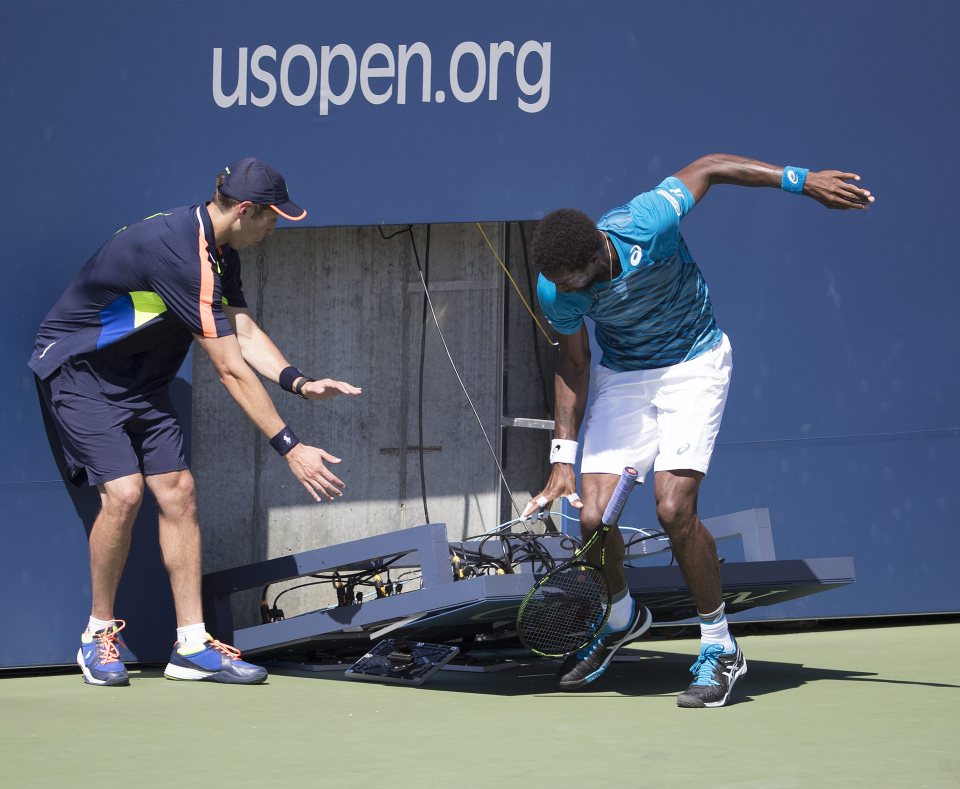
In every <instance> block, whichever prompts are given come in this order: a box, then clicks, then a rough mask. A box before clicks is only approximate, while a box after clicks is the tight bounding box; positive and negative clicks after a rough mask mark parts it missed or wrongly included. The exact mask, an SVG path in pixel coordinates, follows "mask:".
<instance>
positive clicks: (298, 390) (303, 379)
mask: <svg viewBox="0 0 960 789" xmlns="http://www.w3.org/2000/svg"><path fill="white" fill-rule="evenodd" d="M316 380H317V379H316V378H311V377H310V376H308V375H301V376H300V379H299V380H298V381H297V382H296V383H295V384H294V385H293V393H294V394H298V395H300V397H302V398H303V399H304V400H306V399H307V396H306V395H305V394H304V393H303V385H304V384H309V383H311V382H313V381H316Z"/></svg>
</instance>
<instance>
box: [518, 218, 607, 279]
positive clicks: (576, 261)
mask: <svg viewBox="0 0 960 789" xmlns="http://www.w3.org/2000/svg"><path fill="white" fill-rule="evenodd" d="M602 251H603V244H602V236H601V234H600V233H599V232H597V226H596V224H595V223H594V221H593V220H592V219H591V218H590V217H589V216H587V215H586V214H585V213H583V211H577V210H576V209H574V208H560V209H557V210H556V211H551V212H550V213H549V214H547V215H546V216H545V217H544V218H543V219H541V220H540V224H538V225H537V229H536V230H535V231H534V233H533V262H534V265H536V266H537V268H539V269H540V271H542V272H543V274H544V276H545V277H547V278H548V279H549V278H550V276H551V275H552V274H556V273H558V272H561V271H575V270H576V269H578V268H580V267H581V266H583V265H584V264H585V263H587V262H588V261H589V260H590V259H591V258H592V257H593V256H594V255H596V254H597V253H599V252H602Z"/></svg>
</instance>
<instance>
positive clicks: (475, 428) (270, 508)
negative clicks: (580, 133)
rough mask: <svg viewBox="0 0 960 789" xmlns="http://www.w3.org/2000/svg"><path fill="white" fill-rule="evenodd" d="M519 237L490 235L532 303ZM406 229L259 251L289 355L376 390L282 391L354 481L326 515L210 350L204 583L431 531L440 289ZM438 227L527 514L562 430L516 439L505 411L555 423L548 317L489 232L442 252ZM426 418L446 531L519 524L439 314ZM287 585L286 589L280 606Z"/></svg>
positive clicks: (433, 245)
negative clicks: (549, 412) (426, 304)
mask: <svg viewBox="0 0 960 789" xmlns="http://www.w3.org/2000/svg"><path fill="white" fill-rule="evenodd" d="M507 227H508V226H506V225H504V224H486V225H483V229H484V232H485V233H486V235H487V237H488V238H489V240H490V242H491V244H492V245H493V247H494V248H495V249H496V250H497V253H498V254H499V256H500V257H501V259H503V258H504V251H505V245H506V243H507V239H506V236H507V235H509V236H510V253H511V254H510V255H508V256H507V258H508V259H509V260H510V266H511V268H512V269H515V270H514V271H513V272H512V273H513V276H514V279H515V280H516V281H517V283H518V285H520V286H521V287H522V289H523V291H524V292H525V298H526V299H527V300H528V301H529V300H530V294H529V290H528V281H527V277H526V272H525V271H524V256H523V252H522V246H521V243H522V239H521V234H520V233H519V227H518V226H517V225H512V226H509V227H510V230H511V231H512V232H509V233H508V232H507ZM397 231H400V232H398V234H397V235H395V236H394V237H392V238H389V239H384V238H383V237H382V236H381V232H380V231H379V230H378V229H377V228H375V227H356V228H333V229H303V230H301V229H285V230H280V231H278V232H277V233H276V234H274V235H273V236H272V237H270V238H268V239H267V240H266V241H265V242H264V243H263V244H261V245H260V246H259V247H258V248H257V249H254V250H250V251H249V252H247V253H245V255H244V258H243V265H244V269H243V271H244V290H245V293H246V295H247V299H248V303H249V305H250V307H251V310H252V311H253V313H254V314H255V316H256V318H257V320H258V322H259V323H260V325H261V326H262V327H263V328H264V329H265V330H266V331H267V332H268V333H269V334H270V336H271V337H272V338H273V339H274V341H275V342H276V343H277V345H278V346H279V347H280V348H281V349H282V350H283V351H284V353H285V355H286V356H287V358H288V359H289V360H290V361H291V362H292V363H294V364H296V365H297V366H299V367H300V368H301V369H303V370H304V371H305V372H308V373H309V374H310V375H312V376H314V377H317V378H320V377H331V378H337V379H340V380H346V381H349V382H351V383H353V384H356V385H358V386H361V387H363V390H364V392H363V395H362V396H360V397H356V398H348V397H338V398H335V399H332V400H329V401H321V402H307V401H304V400H301V399H300V398H298V397H295V396H293V395H290V394H288V393H287V392H284V391H282V390H281V389H279V388H278V387H277V386H273V385H271V386H269V387H268V388H269V391H270V393H271V395H272V397H273V399H274V402H275V403H276V405H277V408H278V410H279V412H280V413H281V415H282V416H283V417H284V418H285V419H286V420H287V421H288V423H289V424H290V425H291V427H292V428H293V429H294V431H295V432H296V433H297V435H298V436H299V437H300V438H301V439H302V440H304V441H306V442H307V443H311V444H314V445H316V446H320V447H323V448H324V449H326V450H327V451H328V452H331V453H333V454H335V455H337V456H338V457H340V458H342V460H343V462H342V463H341V464H340V465H338V466H336V473H337V475H338V476H340V477H341V479H343V480H344V481H345V482H346V484H347V488H346V492H345V495H344V496H343V498H342V499H340V500H338V501H336V502H333V503H326V504H316V503H314V502H313V500H312V499H311V498H310V497H309V496H308V494H307V493H306V491H305V490H304V489H303V488H302V487H301V486H300V484H299V483H298V482H297V481H296V480H295V479H294V478H293V476H292V475H291V474H290V472H289V470H288V468H287V464H286V462H285V461H284V460H282V459H281V458H279V457H278V456H277V455H276V453H275V452H274V451H273V449H272V448H271V447H270V446H269V444H268V443H267V441H266V439H265V438H263V437H262V436H260V435H259V434H258V433H257V432H256V431H255V430H254V428H253V427H252V426H251V425H250V423H249V422H248V421H247V420H246V418H245V417H244V415H243V413H242V412H241V411H240V409H239V408H238V407H237V406H236V404H235V403H234V402H233V401H232V400H231V399H230V398H229V396H228V395H227V394H226V392H225V390H224V389H223V387H222V386H221V384H220V383H219V381H218V380H217V379H216V376H215V375H214V373H213V368H212V365H211V364H210V362H209V360H208V359H207V358H206V356H205V355H203V354H202V353H200V352H197V353H195V354H194V370H193V448H194V449H193V460H192V467H193V469H194V474H195V476H196V479H197V487H198V500H199V506H200V515H201V523H202V524H203V531H204V551H205V556H204V571H206V572H209V571H212V570H218V569H223V568H227V567H235V566H239V565H243V564H247V563H250V562H254V561H259V560H261V559H266V558H273V557H277V556H283V555H287V554H290V553H296V552H300V551H304V550H309V549H313V548H318V547H323V546H326V545H332V544H337V543H341V542H346V541H349V540H354V539H358V538H360V537H366V536H370V535H373V534H380V533H384V532H389V531H393V530H397V529H401V528H404V527H408V526H415V525H417V524H420V523H425V522H427V520H428V519H427V517H426V515H425V513H424V506H423V502H422V494H421V476H420V458H421V453H420V451H419V449H418V447H419V446H421V444H420V438H419V433H420V428H419V413H420V410H421V405H420V402H421V401H420V397H419V390H420V357H421V338H422V336H423V334H422V332H423V326H424V324H423V301H424V299H423V287H422V284H421V280H420V277H419V275H418V273H417V266H416V262H415V255H414V252H413V248H412V245H411V239H410V234H409V233H407V232H403V228H401V227H389V228H384V234H386V235H389V234H391V233H394V232H397ZM427 232H428V231H427V228H426V227H425V226H416V227H414V229H413V233H414V238H415V239H416V245H417V253H418V255H419V258H420V263H421V266H422V268H423V269H424V272H425V274H426V275H427V276H428V279H429V285H430V291H431V298H432V301H433V305H434V308H435V310H436V314H437V318H438V320H439V323H440V327H441V330H442V332H443V336H444V338H445V339H446V343H447V346H448V349H449V352H450V355H451V356H452V357H453V361H454V362H455V364H456V367H457V370H458V371H459V375H460V377H461V378H462V380H463V384H464V386H465V387H466V389H467V391H468V392H469V394H470V397H471V399H472V400H473V404H474V406H475V407H476V410H477V413H478V414H479V416H480V420H481V421H482V424H483V428H484V430H485V431H486V433H487V436H488V437H489V439H490V442H491V443H492V445H493V448H494V450H495V451H496V453H497V455H498V457H499V456H505V458H506V461H507V462H506V471H507V481H508V484H509V486H510V487H511V489H512V490H513V493H514V496H515V500H516V502H517V504H518V505H519V506H520V507H522V506H523V504H524V503H525V501H526V499H527V498H528V497H529V495H530V490H531V489H532V490H537V489H539V488H538V486H539V485H540V483H541V481H542V479H543V472H544V470H545V467H546V463H545V457H546V452H547V441H548V434H547V433H545V432H543V431H536V430H534V431H531V430H529V429H522V428H509V429H507V430H505V431H503V433H502V434H501V430H500V423H501V414H507V415H508V416H521V417H541V418H542V417H544V416H545V413H546V412H545V408H544V405H543V402H542V395H541V392H542V389H543V387H542V386H541V383H540V380H539V375H540V374H539V371H538V365H537V362H536V359H535V356H534V353H533V348H534V335H533V334H532V332H531V328H530V326H531V323H532V322H531V319H530V317H529V314H528V313H527V311H526V309H525V308H524V307H523V305H522V303H521V302H520V299H519V298H518V297H517V296H516V294H515V293H514V292H513V289H512V287H510V286H509V285H508V284H506V277H505V275H504V274H503V273H502V270H501V268H500V266H499V264H498V263H497V260H496V257H495V256H494V253H493V252H492V251H491V249H490V248H489V247H488V245H487V243H486V242H485V241H484V238H483V236H482V235H481V233H480V231H479V230H478V227H477V225H475V224H449V225H434V226H431V228H430V231H429V235H430V239H429V255H428V244H427ZM525 235H526V240H527V242H528V243H529V232H526V233H525ZM531 276H532V274H531ZM505 288H506V290H505ZM507 333H509V336H510V342H509V346H508V350H507V352H506V353H505V354H504V346H505V342H504V341H505V335H506V334H507ZM538 335H539V332H538ZM536 342H537V343H538V346H539V350H540V353H541V364H540V367H542V366H543V365H547V368H546V369H545V370H544V376H545V377H546V379H547V380H548V381H549V382H550V386H551V388H552V369H553V368H552V364H553V358H552V356H551V353H552V352H551V350H550V347H549V345H548V344H547V342H546V339H545V338H544V337H543V336H542V335H539V336H538V339H537V340H536ZM502 355H503V356H504V358H503V362H502V363H501V356H502ZM551 396H552V394H551ZM505 398H506V399H505ZM422 414H423V417H422V418H423V427H422V430H423V444H422V445H423V447H424V452H423V454H422V457H423V463H424V472H425V474H424V482H425V487H426V499H427V510H428V513H429V520H431V521H434V522H437V521H440V522H445V523H447V525H448V533H449V534H450V536H451V539H456V538H460V537H462V536H466V535H471V534H479V533H482V532H485V531H487V530H489V529H491V528H493V527H494V526H496V525H497V524H498V523H500V522H501V521H502V520H503V519H505V518H509V517H510V514H509V513H510V509H511V506H510V502H509V497H508V496H507V495H506V493H505V492H504V493H503V496H502V501H501V490H500V477H499V474H498V471H497V467H496V464H495V462H494V459H493V456H492V454H491V452H490V449H489V448H488V446H487V443H486V441H485V439H484V435H483V432H482V431H481V429H480V425H479V424H478V421H477V418H476V416H475V415H474V413H473V410H472V408H471V406H470V404H469V402H468V401H467V399H466V397H465V395H464V393H463V390H462V388H461V386H460V384H459V383H458V381H457V376H456V374H455V373H454V370H453V368H452V366H451V364H450V361H449V359H448V357H447V352H446V351H445V350H444V347H443V344H442V343H441V340H440V336H439V334H438V332H437V330H436V326H435V324H434V322H433V318H432V316H431V315H430V314H429V311H428V314H427V321H426V342H425V355H424V364H423V397H422ZM504 448H505V449H506V452H505V454H504ZM281 588H283V587H282V586H278V587H276V588H271V590H270V597H271V599H272V597H273V596H274V595H275V594H276V592H277V591H278V590H279V589H281ZM252 597H253V595H247V596H238V600H237V601H235V609H238V610H236V611H235V614H236V616H237V617H238V619H239V620H240V621H241V622H246V621H250V617H252V616H254V614H255V611H256V608H255V605H254V603H255V601H254V600H252V599H251V598H252ZM283 602H284V605H283V606H282V607H284V610H285V612H286V613H287V615H288V616H289V615H290V613H291V612H294V611H298V610H302V609H303V607H304V606H309V605H313V604H314V603H316V602H317V601H316V600H315V599H314V597H313V596H312V595H311V594H310V593H305V595H304V594H301V593H297V594H291V595H286V596H285V597H284V601H283Z"/></svg>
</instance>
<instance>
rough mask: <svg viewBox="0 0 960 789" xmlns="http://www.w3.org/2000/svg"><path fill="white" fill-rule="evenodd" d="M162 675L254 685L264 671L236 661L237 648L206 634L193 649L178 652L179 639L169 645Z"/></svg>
mask: <svg viewBox="0 0 960 789" xmlns="http://www.w3.org/2000/svg"><path fill="white" fill-rule="evenodd" d="M163 675H164V676H165V677H166V678H167V679H186V680H206V681H207V682H225V683H227V684H230V685H255V684H257V683H258V682H263V681H264V680H265V679H266V678H267V670H266V669H265V668H263V667H262V666H254V665H253V664H252V663H247V662H245V661H243V660H240V650H239V649H236V648H234V647H231V646H229V645H228V644H221V643H220V642H219V641H217V640H216V639H214V638H213V636H211V635H210V634H209V633H207V641H206V643H204V645H203V646H202V647H200V648H199V649H196V650H194V651H193V652H188V653H184V652H181V651H180V642H179V641H178V642H177V643H176V644H174V645H173V653H172V654H171V655H170V662H169V663H167V667H166V669H164V672H163Z"/></svg>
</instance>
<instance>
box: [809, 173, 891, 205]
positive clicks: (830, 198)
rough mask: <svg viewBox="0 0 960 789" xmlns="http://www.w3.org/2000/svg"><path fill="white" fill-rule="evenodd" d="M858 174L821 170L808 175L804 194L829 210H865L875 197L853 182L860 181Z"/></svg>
mask: <svg viewBox="0 0 960 789" xmlns="http://www.w3.org/2000/svg"><path fill="white" fill-rule="evenodd" d="M859 180H860V176H859V175H857V174H856V173H845V172H841V171H840V170H820V171H819V172H813V171H812V170H811V171H810V172H809V173H807V180H806V181H805V182H804V184H803V193H804V194H805V195H807V196H808V197H812V198H813V199H814V200H816V201H817V202H818V203H820V204H822V205H825V206H826V207H827V208H839V209H841V210H848V209H851V208H854V209H864V208H866V207H867V206H869V205H870V204H871V203H872V202H873V201H874V197H873V195H872V194H871V193H870V192H869V191H868V190H866V189H863V188H861V187H860V186H858V185H857V184H856V183H850V182H851V181H859Z"/></svg>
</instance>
